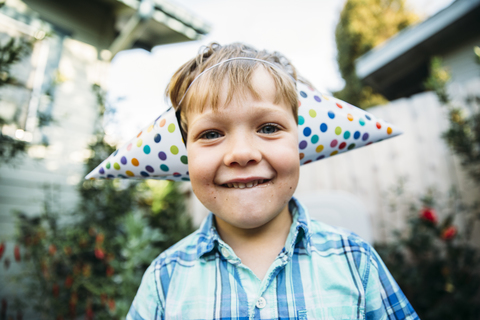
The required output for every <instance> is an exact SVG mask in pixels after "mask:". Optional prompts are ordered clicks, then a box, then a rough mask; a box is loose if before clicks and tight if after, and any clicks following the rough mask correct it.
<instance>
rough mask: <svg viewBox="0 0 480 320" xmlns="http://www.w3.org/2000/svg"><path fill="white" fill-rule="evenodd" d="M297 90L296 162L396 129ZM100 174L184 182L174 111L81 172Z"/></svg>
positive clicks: (344, 104)
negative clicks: (96, 165) (90, 168)
mask: <svg viewBox="0 0 480 320" xmlns="http://www.w3.org/2000/svg"><path fill="white" fill-rule="evenodd" d="M297 91H298V100H299V108H298V139H299V145H298V148H299V156H300V164H301V165H304V164H307V163H311V162H313V161H317V160H321V159H325V158H328V157H331V156H334V155H336V154H339V153H343V152H347V151H350V150H353V149H357V148H360V147H363V146H366V145H369V144H371V143H373V142H379V141H381V140H384V139H387V138H391V137H394V136H396V135H399V134H401V133H402V131H401V130H400V129H398V128H396V127H395V126H393V125H391V124H389V123H387V122H386V121H384V120H382V119H378V118H376V117H375V116H374V115H372V114H370V113H368V112H366V111H364V110H362V109H360V108H357V107H355V106H353V105H351V104H349V103H347V102H345V101H342V100H339V99H336V98H334V97H328V96H325V95H323V94H321V93H320V92H318V91H317V90H315V89H313V88H310V87H308V86H307V85H305V84H303V83H301V82H298V83H297ZM102 178H140V179H145V178H146V179H168V180H174V181H189V180H190V179H189V176H188V157H187V150H186V148H185V143H184V141H183V139H182V134H181V132H180V126H179V122H178V120H177V117H176V114H175V110H174V109H173V108H169V109H168V110H167V111H165V112H164V113H163V114H161V115H160V116H159V117H158V118H157V119H155V120H154V121H153V122H152V123H150V124H149V125H148V126H147V127H145V128H144V129H143V130H142V131H140V133H139V134H138V135H137V136H136V137H134V138H133V139H132V140H130V141H129V142H128V143H127V144H126V145H124V146H123V147H121V148H120V149H118V150H116V151H115V152H114V153H112V154H111V155H110V156H109V157H108V158H107V159H105V160H104V161H103V162H102V163H101V164H100V165H99V166H98V167H97V168H95V169H94V170H93V171H92V172H90V173H89V174H88V175H87V176H86V179H102Z"/></svg>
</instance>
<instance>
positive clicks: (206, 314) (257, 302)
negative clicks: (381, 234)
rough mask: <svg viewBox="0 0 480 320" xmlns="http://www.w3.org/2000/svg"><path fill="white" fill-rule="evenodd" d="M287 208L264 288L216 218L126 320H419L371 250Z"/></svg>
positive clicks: (152, 275) (175, 254) (142, 291)
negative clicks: (281, 241) (285, 231)
mask: <svg viewBox="0 0 480 320" xmlns="http://www.w3.org/2000/svg"><path fill="white" fill-rule="evenodd" d="M289 208H290V212H291V213H292V218H293V223H292V226H291V228H290V233H289V235H288V238H287V241H286V243H285V247H284V248H283V250H282V252H280V254H279V255H278V257H277V258H276V260H275V261H274V262H273V264H272V265H271V267H270V269H269V270H268V272H267V274H266V276H265V278H264V279H263V280H259V279H258V278H257V277H256V276H255V274H254V273H253V272H252V271H251V270H250V269H249V268H248V267H246V266H245V265H243V264H242V263H241V261H240V259H239V258H238V257H237V256H236V255H235V253H234V252H233V250H232V249H231V248H230V247H229V246H228V245H227V244H226V243H225V242H223V241H222V239H220V237H219V235H218V233H217V231H216V229H215V224H214V219H213V215H212V214H210V215H209V216H208V217H207V219H206V220H205V221H204V223H203V224H202V226H201V227H200V229H199V230H197V231H196V232H194V233H193V234H191V235H190V236H188V237H186V238H185V239H183V240H182V241H180V242H179V243H177V244H176V245H174V246H173V247H171V248H170V249H168V250H166V251H164V252H163V253H162V254H160V255H159V256H158V258H156V259H155V260H154V261H153V262H152V264H151V265H150V267H149V268H148V269H147V271H146V272H145V274H144V276H143V280H142V283H141V284H140V288H139V289H138V292H137V295H136V297H135V299H134V301H133V303H132V306H131V308H130V311H129V313H128V315H127V320H138V319H369V320H374V319H375V320H377V319H412V320H413V319H418V316H417V314H416V313H415V311H414V310H413V308H412V306H411V305H410V303H409V302H408V300H407V298H406V297H405V296H404V294H403V292H402V291H401V290H400V288H399V287H398V285H397V283H396V282H395V280H394V279H393V278H392V276H391V275H390V272H389V271H388V270H387V268H386V267H385V265H384V263H383V261H382V260H381V259H380V257H379V256H378V254H377V252H376V251H375V250H374V249H373V248H372V247H371V246H370V245H369V244H368V243H366V242H365V241H363V240H362V239H360V238H359V237H358V236H357V235H355V234H352V233H350V232H347V231H345V230H342V229H339V228H334V227H331V226H328V225H326V224H323V223H321V222H318V221H314V220H310V218H309V216H308V213H307V210H306V209H305V208H304V207H303V206H302V205H301V204H300V203H299V202H298V201H297V200H296V199H294V198H292V200H291V201H290V203H289Z"/></svg>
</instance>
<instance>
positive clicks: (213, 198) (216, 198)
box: [213, 188, 291, 199]
mask: <svg viewBox="0 0 480 320" xmlns="http://www.w3.org/2000/svg"><path fill="white" fill-rule="evenodd" d="M290 189H291V188H290ZM213 199H217V197H213Z"/></svg>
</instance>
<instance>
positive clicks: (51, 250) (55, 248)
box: [48, 243, 57, 256]
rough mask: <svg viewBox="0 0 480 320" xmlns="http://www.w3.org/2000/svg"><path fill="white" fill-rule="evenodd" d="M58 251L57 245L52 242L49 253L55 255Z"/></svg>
mask: <svg viewBox="0 0 480 320" xmlns="http://www.w3.org/2000/svg"><path fill="white" fill-rule="evenodd" d="M56 252H57V247H55V245H54V244H53V243H52V244H51V245H50V246H49V247H48V253H49V254H50V255H51V256H53V255H55V253H56Z"/></svg>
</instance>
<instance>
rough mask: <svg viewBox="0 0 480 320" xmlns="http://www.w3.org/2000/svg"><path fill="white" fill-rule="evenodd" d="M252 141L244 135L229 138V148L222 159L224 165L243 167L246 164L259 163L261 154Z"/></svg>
mask: <svg viewBox="0 0 480 320" xmlns="http://www.w3.org/2000/svg"><path fill="white" fill-rule="evenodd" d="M254 140H255V139H252V138H248V137H247V136H245V135H238V136H236V137H230V141H229V148H228V151H227V152H226V153H225V157H224V163H225V165H227V166H235V165H239V166H242V167H244V166H246V165H248V164H253V163H258V162H260V161H261V160H262V153H261V152H260V150H259V148H258V147H257V145H256V143H255V141H254Z"/></svg>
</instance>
